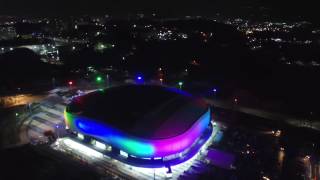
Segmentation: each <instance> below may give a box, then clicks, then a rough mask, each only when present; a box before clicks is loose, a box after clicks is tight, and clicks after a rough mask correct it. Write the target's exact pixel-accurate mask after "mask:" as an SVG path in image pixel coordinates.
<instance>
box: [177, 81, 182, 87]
mask: <svg viewBox="0 0 320 180" xmlns="http://www.w3.org/2000/svg"><path fill="white" fill-rule="evenodd" d="M178 85H179V88H180V89H182V85H183V82H182V81H180V82H178Z"/></svg>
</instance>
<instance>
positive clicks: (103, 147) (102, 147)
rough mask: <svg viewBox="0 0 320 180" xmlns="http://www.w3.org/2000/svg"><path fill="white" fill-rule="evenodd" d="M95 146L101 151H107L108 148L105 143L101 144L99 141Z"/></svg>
mask: <svg viewBox="0 0 320 180" xmlns="http://www.w3.org/2000/svg"><path fill="white" fill-rule="evenodd" d="M95 146H96V147H97V148H99V149H106V148H107V147H106V145H105V144H103V143H101V142H99V141H96V144H95Z"/></svg>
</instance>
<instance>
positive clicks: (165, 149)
mask: <svg viewBox="0 0 320 180" xmlns="http://www.w3.org/2000/svg"><path fill="white" fill-rule="evenodd" d="M65 118H66V124H67V126H68V127H69V128H70V129H73V130H75V131H77V132H80V133H82V134H85V135H88V136H92V137H95V138H97V139H100V140H103V141H104V142H105V143H107V144H109V145H113V146H115V147H117V148H119V149H121V150H123V151H125V152H127V153H128V154H130V155H134V156H138V157H143V158H152V157H164V156H168V155H171V154H176V153H179V152H182V151H183V150H184V149H186V148H188V147H189V146H191V145H192V144H193V143H194V141H195V140H196V139H197V138H198V137H199V136H200V135H201V134H202V133H203V132H204V130H205V129H206V128H208V125H209V123H210V110H208V111H207V112H206V113H205V114H203V115H202V117H200V118H199V120H198V121H197V122H196V123H195V124H194V125H193V126H192V127H191V128H190V129H189V130H188V131H186V132H185V133H183V134H181V135H179V136H176V137H173V138H170V139H161V140H148V139H142V138H138V137H133V136H130V135H129V134H126V133H125V132H121V131H119V130H117V129H114V128H112V127H110V126H108V125H106V124H102V123H99V122H95V121H94V120H92V119H89V118H85V117H80V116H76V115H72V114H70V113H68V112H66V111H65Z"/></svg>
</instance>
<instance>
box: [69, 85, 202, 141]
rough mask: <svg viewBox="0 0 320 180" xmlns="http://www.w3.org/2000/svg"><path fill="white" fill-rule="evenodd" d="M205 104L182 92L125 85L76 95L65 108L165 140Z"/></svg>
mask: <svg viewBox="0 0 320 180" xmlns="http://www.w3.org/2000/svg"><path fill="white" fill-rule="evenodd" d="M207 108H208V106H207V104H206V103H205V102H204V101H203V100H202V99H198V98H195V97H193V96H191V95H190V94H187V93H185V92H183V91H180V90H176V89H172V88H166V87H162V86H151V85H125V86H118V87H112V88H109V89H105V90H101V91H96V92H93V93H90V94H87V95H85V96H81V97H78V98H76V99H75V100H74V101H72V103H70V104H69V105H68V107H67V109H66V111H67V112H69V113H72V114H76V115H78V116H83V117H87V118H90V119H94V120H95V121H98V122H103V123H106V124H107V125H109V126H112V127H114V128H116V129H119V130H120V131H123V132H125V133H127V134H130V135H133V136H136V137H140V138H146V139H165V138H171V137H175V136H178V135H180V134H182V133H184V132H186V131H187V130H188V129H189V128H190V127H191V126H192V125H193V124H194V123H195V122H196V121H197V120H198V119H199V118H200V117H201V115H203V114H204V113H205V112H206V111H207Z"/></svg>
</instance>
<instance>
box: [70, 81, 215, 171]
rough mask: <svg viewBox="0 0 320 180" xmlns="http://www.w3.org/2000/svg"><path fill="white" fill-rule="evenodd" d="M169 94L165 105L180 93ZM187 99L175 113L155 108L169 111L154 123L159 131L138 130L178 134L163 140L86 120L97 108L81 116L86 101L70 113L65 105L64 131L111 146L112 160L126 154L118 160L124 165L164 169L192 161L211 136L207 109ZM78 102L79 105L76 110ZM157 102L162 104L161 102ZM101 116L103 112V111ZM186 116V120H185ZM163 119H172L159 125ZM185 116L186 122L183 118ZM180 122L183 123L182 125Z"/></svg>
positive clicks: (140, 124) (92, 119)
mask: <svg viewBox="0 0 320 180" xmlns="http://www.w3.org/2000/svg"><path fill="white" fill-rule="evenodd" d="M134 88H135V87H134ZM161 90H162V89H161ZM165 91H167V90H165ZM106 92H107V93H108V90H106V91H101V92H98V93H106ZM117 92H118V91H117ZM130 92H131V93H132V94H134V93H135V92H133V91H130ZM157 93H158V92H157ZM160 93H161V92H160ZM165 93H167V92H165ZM169 93H170V98H169V100H168V101H166V102H165V105H168V102H173V100H176V96H174V97H173V98H172V97H171V94H172V93H173V94H174V95H176V94H177V93H180V90H179V91H171V90H170V92H169ZM94 96H95V95H94ZM178 96H179V97H182V98H185V96H186V95H184V94H178ZM99 97H100V96H99ZM133 97H136V96H133ZM168 97H169V96H168ZM86 98H87V97H86ZM89 98H92V97H89ZM108 98H109V97H108ZM188 98H189V97H188ZM99 99H101V98H99ZM124 99H126V100H127V99H128V97H125V98H124ZM172 99H173V100H172ZM91 100H92V99H91ZM108 100H109V99H108ZM189 100H190V99H183V101H180V102H174V103H175V104H174V107H177V110H175V109H174V110H173V111H174V112H171V111H172V110H170V111H167V109H166V110H163V109H160V110H159V109H157V110H158V111H159V113H161V112H162V111H163V112H165V113H168V112H169V113H170V114H167V116H162V118H161V121H159V120H158V121H157V120H154V121H155V123H159V122H160V123H161V124H160V125H159V126H161V128H160V127H159V128H158V129H155V130H153V129H151V131H150V129H148V128H147V129H146V128H141V129H142V130H145V129H146V130H147V131H150V132H152V133H153V132H155V134H157V133H159V132H158V131H157V130H159V129H160V130H159V131H160V133H162V134H167V133H168V131H172V130H173V131H174V132H177V133H173V134H171V135H168V136H163V137H162V136H161V135H159V134H158V135H157V136H152V137H150V138H149V136H139V134H134V133H133V134H132V133H130V131H128V132H127V131H126V129H121V128H117V127H116V126H115V125H114V124H112V122H113V121H110V122H111V124H110V123H109V121H108V120H104V121H102V120H97V119H96V118H92V117H88V116H90V115H92V114H90V113H96V109H95V108H91V109H90V110H92V109H93V111H90V113H87V114H85V113H83V111H85V110H87V109H85V108H86V107H87V105H88V104H90V103H87V102H86V99H84V100H81V99H78V100H77V99H76V100H74V101H77V102H75V104H74V105H75V106H74V107H73V108H74V109H73V110H70V109H68V106H67V108H66V109H65V111H64V118H65V123H66V128H67V129H68V130H70V131H71V132H76V133H79V134H81V135H84V136H85V137H86V138H89V140H90V139H92V140H97V141H98V142H102V143H105V144H106V145H107V146H111V147H112V151H113V152H112V153H111V155H112V157H113V158H116V159H117V158H119V156H120V155H121V154H126V155H127V156H125V158H124V157H122V159H121V158H120V159H118V160H120V161H123V162H125V163H126V162H127V163H128V164H131V165H134V166H140V167H164V166H167V165H168V164H169V165H175V164H179V163H182V162H184V161H187V160H188V159H190V158H192V157H193V156H194V155H195V154H197V153H198V151H200V149H201V147H202V146H203V145H204V144H205V143H206V142H207V140H208V139H209V136H211V132H212V129H213V127H212V125H211V110H210V108H209V107H208V106H206V105H203V104H202V105H201V106H200V105H198V104H197V101H195V102H193V101H191V100H190V101H189ZM93 102H94V104H93V105H95V104H99V105H101V104H100V103H96V100H94V101H93ZM77 103H80V105H79V107H78V104H77ZM138 103H141V102H138ZM147 103H149V102H147ZM159 103H160V104H161V102H159ZM179 103H180V104H179ZM185 103H189V105H185ZM192 103H196V104H195V105H194V104H192ZM177 104H178V105H177ZM190 104H191V105H190ZM90 105H91V104H90ZM113 105H114V106H116V105H115V104H112V106H113ZM106 106H108V105H106V104H105V106H103V107H106ZM119 106H120V107H122V104H121V103H120V105H119ZM155 106H156V107H158V105H157V104H156V105H155ZM168 106H170V105H168ZM83 107H84V108H83ZM108 107H109V106H108ZM130 107H131V106H130ZM160 107H161V108H162V107H163V105H161V106H160ZM170 107H171V106H170ZM184 108H187V109H184ZM190 108H191V109H190ZM194 108H195V109H194ZM197 108H198V109H197ZM109 109H110V107H109ZM117 109H118V107H117ZM124 109H126V107H124ZM127 109H128V108H127ZM69 110H70V111H69ZM130 110H131V109H129V111H130ZM182 110H183V111H182ZM147 111H149V109H147ZM158 111H155V112H158ZM178 111H179V112H178ZM189 111H196V113H194V112H191V114H190V112H189ZM143 112H145V111H143ZM177 112H178V113H177ZM99 113H101V112H98V113H97V114H98V115H101V114H99ZM110 113H113V112H110ZM119 113H122V112H119ZM123 113H125V112H123ZM88 114H89V115H88ZM103 114H105V113H104V112H103ZM115 114H116V117H118V116H117V113H115ZM177 114H178V115H177ZM85 115H88V116H85ZM98 115H96V117H99V116H98ZM107 115H110V114H107ZM161 115H162V114H160V116H161ZM188 115H189V117H186V116H188ZM190 116H192V118H190ZM193 116H194V118H193ZM106 117H109V116H106ZM111 117H114V116H111ZM139 117H140V116H139ZM142 117H144V115H142ZM148 117H149V116H148ZM152 117H158V116H157V115H156V116H152ZM163 117H165V118H171V119H170V120H168V119H167V120H166V122H164V123H163V122H162V119H163ZM184 117H186V118H189V119H184ZM175 118H178V119H175ZM193 119H194V120H193ZM147 120H148V121H152V123H153V118H151V119H147ZM185 121H188V122H185ZM142 122H143V121H142ZM123 123H126V121H125V120H124V121H123ZM138 123H139V124H138V125H139V126H138V127H140V126H143V125H145V124H144V123H141V122H138ZM181 123H186V124H181ZM181 126H183V128H181ZM130 129H131V126H129V130H130ZM163 129H164V130H163ZM168 129H169V130H168ZM161 130H163V131H161ZM175 130H177V131H175ZM135 132H136V131H135ZM138 132H144V131H138ZM163 132H164V133H163ZM169 133H170V132H169ZM117 150H118V152H119V151H120V153H118V155H119V156H117V155H114V154H116V153H115V152H116V151H117ZM104 153H108V152H104ZM109 153H110V152H109ZM108 155H109V154H108ZM124 159H125V160H124ZM144 163H145V164H144ZM152 163H157V165H153V164H152Z"/></svg>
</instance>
